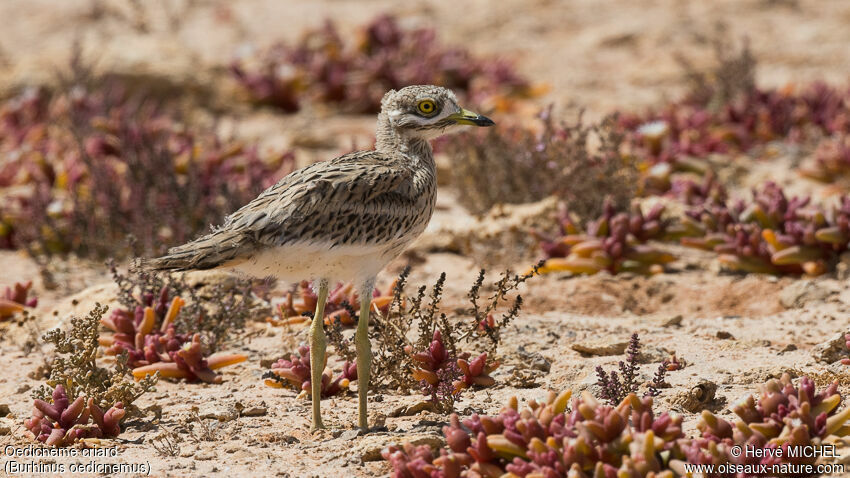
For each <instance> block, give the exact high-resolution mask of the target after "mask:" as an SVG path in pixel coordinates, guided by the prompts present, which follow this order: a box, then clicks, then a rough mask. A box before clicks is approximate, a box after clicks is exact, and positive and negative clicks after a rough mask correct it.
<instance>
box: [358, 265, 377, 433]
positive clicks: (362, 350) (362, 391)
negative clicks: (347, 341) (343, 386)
mask: <svg viewBox="0 0 850 478" xmlns="http://www.w3.org/2000/svg"><path fill="white" fill-rule="evenodd" d="M374 286H375V280H374V279H372V280H369V281H366V284H365V285H364V287H363V288H362V290H361V291H360V318H359V319H358V321H357V332H356V333H355V335H354V346H355V348H356V350H357V399H358V401H359V405H360V407H359V424H360V429H361V430H363V431H366V429H368V428H369V420H368V415H367V414H366V397H367V396H368V394H369V379H370V377H371V374H372V370H371V367H372V346H371V344H370V343H369V309H370V308H371V306H372V289H373V288H374Z"/></svg>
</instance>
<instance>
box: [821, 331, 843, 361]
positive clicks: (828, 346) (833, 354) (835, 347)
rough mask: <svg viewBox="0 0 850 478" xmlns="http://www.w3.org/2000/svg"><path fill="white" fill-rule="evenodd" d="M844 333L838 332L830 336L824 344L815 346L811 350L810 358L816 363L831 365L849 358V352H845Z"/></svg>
mask: <svg viewBox="0 0 850 478" xmlns="http://www.w3.org/2000/svg"><path fill="white" fill-rule="evenodd" d="M844 334H845V332H839V333H837V334H835V335H834V336H832V337H831V338H830V339H829V340H827V341H826V342H823V343H820V344H818V345H815V347H814V348H813V349H812V356H813V357H814V358H815V360H817V361H818V362H823V363H833V362H837V361H839V360H841V359H843V358H846V357H850V353H848V352H850V351H848V350H847V344H846V342H847V340H846V339H845V338H844Z"/></svg>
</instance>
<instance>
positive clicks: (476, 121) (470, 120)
mask: <svg viewBox="0 0 850 478" xmlns="http://www.w3.org/2000/svg"><path fill="white" fill-rule="evenodd" d="M449 119H451V120H453V121H454V122H455V123H456V124H468V125H473V126H493V125H494V124H496V123H494V122H493V120H491V119H490V118H488V117H486V116H482V115H480V114H478V113H473V112H472V111H469V110H465V109H461V110H460V111H459V112H457V113H455V114H453V115H449Z"/></svg>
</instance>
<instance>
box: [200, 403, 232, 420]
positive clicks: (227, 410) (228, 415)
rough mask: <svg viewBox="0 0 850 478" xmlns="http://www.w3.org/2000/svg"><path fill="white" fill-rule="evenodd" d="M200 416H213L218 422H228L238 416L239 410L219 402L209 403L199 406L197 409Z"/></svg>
mask: <svg viewBox="0 0 850 478" xmlns="http://www.w3.org/2000/svg"><path fill="white" fill-rule="evenodd" d="M198 416H199V417H200V418H213V419H216V420H218V421H220V422H229V421H231V420H235V419H236V418H237V417H238V416H239V411H238V410H237V409H236V407H233V406H224V405H221V404H210V405H206V406H203V407H200V408H199V410H198Z"/></svg>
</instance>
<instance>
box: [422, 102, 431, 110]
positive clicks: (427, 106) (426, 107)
mask: <svg viewBox="0 0 850 478" xmlns="http://www.w3.org/2000/svg"><path fill="white" fill-rule="evenodd" d="M431 108H432V106H431V103H423V104H422V109H423V110H424V111H431Z"/></svg>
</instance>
